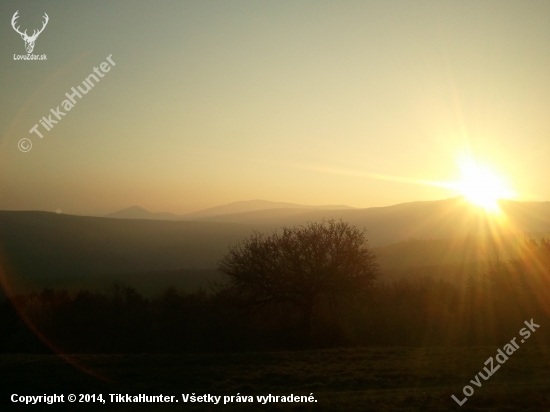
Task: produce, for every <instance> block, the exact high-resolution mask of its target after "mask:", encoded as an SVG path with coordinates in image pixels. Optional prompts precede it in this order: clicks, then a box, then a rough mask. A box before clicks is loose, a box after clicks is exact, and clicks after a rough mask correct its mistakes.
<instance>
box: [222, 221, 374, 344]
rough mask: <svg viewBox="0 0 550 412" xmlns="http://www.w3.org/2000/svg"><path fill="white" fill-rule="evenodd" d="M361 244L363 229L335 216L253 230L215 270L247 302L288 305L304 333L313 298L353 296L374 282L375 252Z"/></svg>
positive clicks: (317, 299) (364, 239)
mask: <svg viewBox="0 0 550 412" xmlns="http://www.w3.org/2000/svg"><path fill="white" fill-rule="evenodd" d="M366 242H367V241H366V238H365V230H363V231H360V230H358V229H357V228H356V227H354V226H351V225H350V224H349V223H346V222H342V221H341V220H340V221H334V220H330V221H328V222H323V223H310V224H308V225H307V226H300V227H294V228H292V229H289V228H286V227H284V228H282V233H277V232H274V233H272V234H271V235H270V236H266V235H263V234H261V233H259V232H254V234H253V235H252V236H251V237H250V238H248V239H246V240H245V241H243V242H241V243H239V244H237V245H236V246H234V247H232V248H230V250H229V253H228V254H227V255H226V256H225V257H224V258H223V259H222V260H221V261H220V263H219V270H220V271H221V272H222V273H223V274H224V275H225V276H226V277H227V280H228V284H229V286H230V287H231V288H232V289H233V290H235V291H236V292H237V293H238V294H239V295H240V296H241V297H243V298H245V299H246V301H247V302H248V303H250V304H258V305H259V304H266V303H271V302H276V303H283V302H289V303H291V304H293V305H294V306H295V307H296V308H298V310H300V311H301V313H302V322H303V324H302V326H303V328H304V332H305V333H306V335H309V333H310V329H311V318H312V314H313V309H314V306H315V304H316V302H318V301H319V300H320V299H338V298H344V297H350V296H352V295H357V294H358V293H360V292H361V291H364V290H366V289H368V288H369V287H370V286H371V285H372V284H373V282H374V281H375V279H376V274H377V270H378V264H377V263H376V255H375V254H374V253H373V252H372V251H371V250H370V249H368V248H367V247H366Z"/></svg>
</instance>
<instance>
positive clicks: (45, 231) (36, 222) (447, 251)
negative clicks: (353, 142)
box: [0, 198, 550, 284]
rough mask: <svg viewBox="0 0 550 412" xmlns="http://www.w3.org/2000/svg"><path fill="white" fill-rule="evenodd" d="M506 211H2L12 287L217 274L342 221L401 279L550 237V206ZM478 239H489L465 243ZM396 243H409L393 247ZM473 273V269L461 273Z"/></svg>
mask: <svg viewBox="0 0 550 412" xmlns="http://www.w3.org/2000/svg"><path fill="white" fill-rule="evenodd" d="M500 206H501V208H502V210H503V214H502V215H501V216H494V215H490V214H487V213H485V212H484V211H483V210H481V209H479V208H475V207H473V206H472V205H471V204H469V203H468V202H467V201H465V200H463V199H461V198H452V199H446V200H438V201H425V202H412V203H404V204H399V205H395V206H388V207H375V208H368V209H315V210H311V209H300V208H284V207H283V208H279V209H277V208H275V209H264V210H254V211H250V212H240V213H229V214H225V215H213V216H212V215H211V216H210V217H208V213H207V214H206V217H202V218H195V219H194V220H187V221H173V220H172V221H171V220H169V219H165V217H166V214H162V213H160V214H151V213H149V212H147V211H146V210H143V209H141V208H139V207H132V208H130V209H129V210H126V213H127V216H134V218H119V219H112V218H105V217H92V216H75V215H66V214H57V213H51V212H36V211H35V212H33V211H0V252H1V253H0V271H3V272H4V275H3V277H2V278H3V279H4V280H7V279H12V280H14V281H15V280H17V281H25V282H26V281H28V282H30V283H33V282H44V284H47V283H48V282H50V280H51V279H57V278H62V277H66V278H70V277H74V276H77V277H79V276H96V275H108V274H113V273H127V274H133V273H144V272H155V273H158V272H160V271H172V272H174V271H180V270H182V269H186V270H215V268H216V267H217V262H219V259H221V258H222V257H223V256H224V255H225V254H226V253H227V251H228V250H229V247H230V246H231V245H235V244H236V243H238V242H239V241H241V240H242V239H244V238H246V237H248V236H250V235H251V234H252V233H253V232H254V231H255V230H256V231H260V232H264V233H270V232H271V231H272V230H276V229H279V228H280V227H282V226H286V227H293V226H300V225H305V224H307V223H308V222H321V221H323V220H325V221H326V220H328V219H331V218H334V219H342V220H343V221H345V222H348V223H350V224H351V225H354V226H356V227H358V228H359V229H363V228H365V229H366V231H367V232H366V238H367V239H368V245H369V247H371V248H378V250H379V251H380V255H381V256H380V262H381V263H382V264H383V269H384V268H386V269H392V270H394V272H395V271H397V272H395V274H397V275H399V276H400V274H403V273H405V274H406V273H408V272H407V271H408V270H409V268H410V267H413V266H414V267H420V266H425V265H436V266H437V265H439V266H441V265H443V264H444V265H454V264H456V262H464V263H465V264H467V265H469V264H475V262H476V261H477V260H479V259H482V258H485V257H486V255H487V254H488V253H489V252H491V250H492V249H491V248H492V243H490V244H486V245H485V244H484V243H483V242H484V240H483V238H484V237H485V238H486V237H488V236H496V237H500V238H502V239H512V242H511V243H510V242H508V243H509V244H511V245H512V246H513V245H514V242H515V243H516V244H520V243H521V242H524V241H525V239H526V238H529V237H537V234H538V235H539V236H538V237H540V235H543V236H546V237H548V235H549V234H550V202H514V201H502V202H500ZM237 209H238V208H237ZM226 210H227V209H226ZM218 211H219V209H218ZM151 215H153V216H154V217H153V218H151ZM168 215H170V214H168ZM195 216H197V215H195ZM199 216H200V215H199ZM203 216H204V215H203ZM168 217H172V216H168ZM473 237H476V238H480V241H479V242H478V241H477V240H475V239H474V240H468V241H466V240H464V239H467V238H469V239H473ZM409 239H417V240H419V242H412V243H409V242H407V241H408V240H409ZM460 239H462V240H460ZM431 240H437V241H434V242H432V241H431ZM397 242H405V243H401V244H398V245H394V246H391V245H392V244H395V243H397ZM472 242H473V243H472ZM484 245H485V246H484ZM384 246H388V247H384ZM439 266H438V267H439ZM438 270H439V269H438ZM440 270H441V273H444V272H445V270H447V269H443V268H442V267H441V268H440ZM469 270H470V269H469V268H467V267H464V268H463V269H461V271H462V272H461V273H468V271H469ZM0 275H1V273H0ZM2 278H0V280H2ZM107 278H109V276H107V277H106V278H105V279H107ZM130 278H131V277H128V279H130ZM151 281H152V282H155V280H154V279H152V280H151ZM9 282H11V281H9Z"/></svg>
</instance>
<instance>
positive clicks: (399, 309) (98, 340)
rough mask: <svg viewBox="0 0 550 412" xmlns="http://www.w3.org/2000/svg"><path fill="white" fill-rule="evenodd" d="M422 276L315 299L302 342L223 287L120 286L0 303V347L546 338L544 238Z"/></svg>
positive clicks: (186, 347) (113, 348) (549, 269)
mask: <svg viewBox="0 0 550 412" xmlns="http://www.w3.org/2000/svg"><path fill="white" fill-rule="evenodd" d="M426 275H427V276H426V277H424V278H415V279H408V280H401V281H398V282H393V283H377V284H375V285H374V286H373V287H372V288H371V289H370V290H369V291H368V292H367V293H365V294H362V295H360V296H358V297H357V298H354V299H347V300H319V302H317V303H316V305H315V307H314V313H313V319H312V328H311V334H309V335H308V336H307V337H306V336H304V333H303V330H302V329H301V319H300V316H301V313H299V312H297V311H296V308H295V307H293V306H291V305H285V304H282V303H279V304H269V305H265V306H262V307H257V306H255V307H249V306H247V305H245V304H244V303H243V302H242V301H240V300H239V299H238V298H237V296H235V295H233V294H232V293H231V292H230V291H229V290H226V289H223V288H220V289H218V290H217V291H216V292H209V293H207V292H205V291H200V292H195V293H183V292H180V291H178V290H176V289H175V288H169V289H167V290H166V291H165V292H164V293H162V294H161V295H159V296H157V297H156V298H146V297H144V296H142V295H141V294H140V293H138V292H137V291H136V290H135V289H134V288H132V287H130V286H121V285H114V286H113V287H112V288H111V289H110V290H108V291H106V292H90V291H87V290H82V291H80V292H78V293H76V294H70V293H68V292H67V291H64V290H52V289H44V290H43V291H42V292H41V293H32V294H28V295H20V296H14V297H12V298H11V299H9V300H6V301H5V302H4V303H3V304H2V306H1V309H0V340H1V341H0V350H1V351H3V352H41V351H46V350H55V351H62V352H66V353H148V352H149V353H151V352H154V353H174V352H194V351H197V352H203V351H208V352H210V351H215V352H220V351H245V350H279V349H296V348H304V347H331V346H355V345H376V346H392V345H404V346H430V345H502V344H504V343H505V342H507V341H509V340H510V339H512V338H513V337H517V336H518V332H519V329H521V328H522V327H524V325H523V322H524V321H525V320H530V319H531V318H533V319H534V322H535V323H537V324H539V325H541V327H540V328H539V329H538V330H537V332H536V333H535V334H534V335H533V337H532V338H531V340H537V341H539V342H545V341H546V342H547V341H548V338H550V322H549V321H548V320H549V315H550V300H549V299H548V297H549V296H550V242H548V241H545V240H543V241H541V242H534V241H533V242H530V243H529V244H528V245H527V247H525V249H524V250H523V252H522V254H521V255H520V256H519V257H518V258H517V259H515V260H510V261H507V262H498V261H497V262H493V263H492V264H491V265H489V266H488V267H487V269H486V271H485V272H484V275H483V276H481V277H478V278H471V279H469V281H468V282H465V283H464V284H459V285H456V284H451V283H449V282H446V281H435V280H433V279H432V278H430V277H429V275H430V274H429V273H426ZM31 329H32V331H31ZM37 336H40V337H42V339H38V338H37ZM43 342H46V343H47V346H46V345H44V343H43Z"/></svg>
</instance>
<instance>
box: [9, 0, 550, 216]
mask: <svg viewBox="0 0 550 412" xmlns="http://www.w3.org/2000/svg"><path fill="white" fill-rule="evenodd" d="M16 10H19V15H20V17H19V19H18V24H19V25H20V26H21V30H24V29H25V28H27V29H28V30H27V33H28V34H31V33H32V31H33V29H35V28H39V27H41V22H42V16H43V13H44V12H46V13H47V14H48V15H49V22H48V25H47V26H46V28H45V30H44V31H43V32H42V33H41V34H40V35H39V37H38V38H37V40H36V45H35V48H34V51H33V54H37V55H42V54H46V55H47V60H46V61H20V60H14V55H24V54H26V51H25V47H24V46H25V44H24V42H23V40H22V39H21V36H19V35H18V34H17V33H16V32H15V31H14V30H13V28H12V27H11V23H10V21H11V19H12V16H13V14H14V13H15V11H16ZM0 16H1V21H0V38H1V44H2V47H1V49H0V50H1V53H0V93H1V96H2V97H1V100H0V105H1V107H0V209H10V210H13V209H22V210H29V209H33V210H36V209H38V210H48V211H55V210H57V209H60V210H62V211H63V212H64V213H74V214H94V215H101V214H105V213H109V212H112V211H115V210H118V209H121V208H123V207H127V206H131V205H135V204H138V205H141V206H143V207H145V208H147V209H149V210H151V211H155V212H156V211H169V212H173V213H185V212H191V211H194V210H198V209H202V208H206V207H211V206H216V205H219V204H222V203H228V202H232V201H238V200H250V199H266V200H273V201H284V202H295V203H303V204H347V205H350V206H355V207H370V206H384V205H390V204H395V203H400V202H407V201H415V200H432V199H440V198H446V197H451V196H454V195H455V193H454V192H452V191H451V190H448V189H443V188H439V187H435V186H427V185H420V184H414V183H410V181H414V180H422V181H426V180H427V181H437V182H445V181H450V180H456V179H459V177H460V171H459V168H458V166H457V158H458V156H460V155H464V154H467V153H470V154H471V155H473V156H474V157H475V158H476V159H477V161H479V162H480V163H482V164H486V165H487V166H489V167H491V168H492V169H493V170H495V171H496V172H497V173H498V174H499V175H501V176H503V178H505V179H506V180H507V181H508V182H509V184H510V185H511V186H512V187H513V189H514V190H516V191H518V192H520V193H521V194H522V198H523V199H532V200H550V184H549V183H548V177H549V176H550V157H549V155H550V2H548V1H534V0H531V1H528V2H526V1H504V0H496V1H481V0H475V1H465V0H460V1H444V0H436V1H412V0H403V1H389V0H381V1H367V0H365V1H341V0H339V1H321V0H317V1H296V0H292V1H290V0H289V1H261V0H254V1H204V0H201V1H193V2H184V1H154V2H153V1H135V0H132V1H116V0H115V1H113V0H109V1H94V2H74V1H70V2H69V1H55V2H46V1H33V2H29V1H5V0H4V1H2V2H1V3H0ZM109 55H112V60H113V61H114V62H115V64H116V66H113V67H112V68H111V70H110V71H109V72H108V73H105V75H104V77H103V78H101V79H100V81H99V83H97V84H96V85H95V87H94V88H93V89H92V90H91V91H90V92H89V93H88V94H86V95H84V96H83V97H82V99H81V100H79V101H78V102H77V103H76V105H75V106H74V107H73V108H72V109H71V110H70V111H69V112H66V115H65V117H63V118H62V120H60V121H59V122H58V123H57V124H56V125H55V126H54V128H53V129H52V130H51V131H49V132H46V131H45V129H43V127H42V126H40V128H39V130H41V131H42V132H43V136H44V137H43V138H39V137H38V136H37V135H36V134H31V133H29V130H30V129H31V128H32V127H33V126H34V125H35V124H37V123H38V121H39V119H40V118H41V117H43V116H46V117H47V116H48V114H51V113H50V109H55V108H56V107H57V106H59V105H60V104H61V103H62V101H63V100H65V99H66V97H65V93H67V92H69V91H70V90H71V88H72V87H76V86H78V85H82V84H81V82H82V81H83V80H84V79H85V78H87V77H88V76H89V75H90V74H91V73H93V69H94V67H98V66H99V65H100V64H101V63H102V62H104V61H106V57H107V56H109ZM52 119H55V117H54V116H52ZM22 138H28V139H30V140H31V142H32V145H33V146H32V150H30V151H29V152H27V153H23V152H21V151H20V150H19V148H18V142H19V140H20V139H22Z"/></svg>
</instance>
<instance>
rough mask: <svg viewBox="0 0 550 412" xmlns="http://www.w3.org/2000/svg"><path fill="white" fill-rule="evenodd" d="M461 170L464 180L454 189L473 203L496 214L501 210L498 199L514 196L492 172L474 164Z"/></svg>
mask: <svg viewBox="0 0 550 412" xmlns="http://www.w3.org/2000/svg"><path fill="white" fill-rule="evenodd" d="M461 169H462V180H461V181H460V182H458V183H456V184H455V185H454V189H455V190H456V191H458V192H459V193H460V194H462V195H463V196H464V197H465V198H466V199H467V200H469V201H470V202H471V203H473V204H475V205H477V206H481V207H483V208H484V209H485V210H487V211H492V212H495V211H498V210H499V207H498V203H497V200H498V199H505V198H508V199H509V198H511V197H513V196H514V193H513V192H512V191H511V190H509V189H508V188H507V187H506V185H505V184H504V182H503V181H502V180H501V179H500V178H499V177H498V176H497V175H495V174H494V173H493V172H492V171H491V170H489V169H486V168H483V167H480V166H478V165H477V164H475V163H473V162H469V163H468V164H466V165H464V166H463V167H461Z"/></svg>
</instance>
